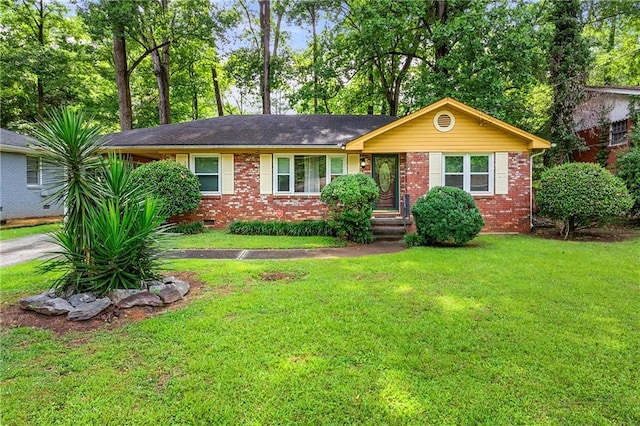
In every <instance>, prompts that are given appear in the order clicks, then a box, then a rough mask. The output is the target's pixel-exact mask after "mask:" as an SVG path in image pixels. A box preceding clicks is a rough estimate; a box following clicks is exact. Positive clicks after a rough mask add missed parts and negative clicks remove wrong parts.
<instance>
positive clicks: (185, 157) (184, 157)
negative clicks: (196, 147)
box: [176, 154, 189, 167]
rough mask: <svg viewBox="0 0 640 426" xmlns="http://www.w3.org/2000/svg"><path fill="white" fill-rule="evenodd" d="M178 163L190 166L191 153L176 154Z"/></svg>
mask: <svg viewBox="0 0 640 426" xmlns="http://www.w3.org/2000/svg"><path fill="white" fill-rule="evenodd" d="M176 163H178V164H182V165H183V166H185V167H189V154H176Z"/></svg>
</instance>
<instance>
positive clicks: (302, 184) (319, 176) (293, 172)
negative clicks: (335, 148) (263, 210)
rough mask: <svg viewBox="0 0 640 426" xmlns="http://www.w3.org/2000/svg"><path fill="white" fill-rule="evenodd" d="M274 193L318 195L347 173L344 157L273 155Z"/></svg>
mask: <svg viewBox="0 0 640 426" xmlns="http://www.w3.org/2000/svg"><path fill="white" fill-rule="evenodd" d="M273 168H274V173H273V178H274V187H275V192H276V193H279V194H291V193H299V194H319V193H320V191H322V188H324V186H325V185H326V184H327V183H329V182H330V181H332V180H333V179H335V178H337V177H338V176H341V175H344V174H346V173H347V156H346V155H311V154H310V155H277V154H276V155H275V156H274V162H273Z"/></svg>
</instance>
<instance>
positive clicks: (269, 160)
mask: <svg viewBox="0 0 640 426" xmlns="http://www.w3.org/2000/svg"><path fill="white" fill-rule="evenodd" d="M272 193H273V157H272V156H271V154H260V194H272Z"/></svg>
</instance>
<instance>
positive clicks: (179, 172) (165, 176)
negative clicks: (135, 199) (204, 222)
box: [133, 160, 202, 216]
mask: <svg viewBox="0 0 640 426" xmlns="http://www.w3.org/2000/svg"><path fill="white" fill-rule="evenodd" d="M133 181H134V182H135V184H136V185H140V186H141V187H142V188H144V189H145V190H147V191H149V192H150V193H151V194H153V195H154V196H155V197H156V198H157V199H158V200H159V201H160V203H161V205H162V208H163V211H164V213H165V214H166V215H167V216H175V215H177V214H181V213H184V212H189V211H193V210H195V209H197V208H198V205H199V203H200V199H201V198H202V194H201V193H200V181H199V180H198V178H197V177H196V176H195V175H194V174H193V172H192V171H191V170H189V169H188V168H187V167H185V166H183V165H182V164H179V163H176V162H175V161H171V160H162V161H154V162H151V163H146V164H143V165H142V166H140V167H138V168H136V169H135V170H134V171H133Z"/></svg>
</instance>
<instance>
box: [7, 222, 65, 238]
mask: <svg viewBox="0 0 640 426" xmlns="http://www.w3.org/2000/svg"><path fill="white" fill-rule="evenodd" d="M58 229H60V224H59V223H50V224H47V225H37V226H25V227H22V228H9V229H0V241H4V240H10V239H13V238H20V237H28V236H29V235H35V234H44V233H46V232H53V231H56V230H58Z"/></svg>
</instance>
